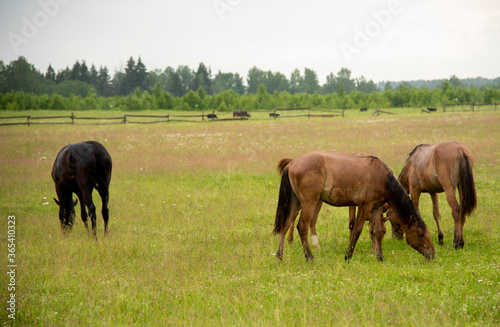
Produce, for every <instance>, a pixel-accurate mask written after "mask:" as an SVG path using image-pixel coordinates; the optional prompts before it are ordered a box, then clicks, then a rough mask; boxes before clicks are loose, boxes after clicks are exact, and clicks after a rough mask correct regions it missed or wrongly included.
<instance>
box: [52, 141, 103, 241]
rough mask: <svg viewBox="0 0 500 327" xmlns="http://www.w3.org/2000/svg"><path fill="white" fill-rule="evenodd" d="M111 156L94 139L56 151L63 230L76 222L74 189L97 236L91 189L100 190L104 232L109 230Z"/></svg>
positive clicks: (54, 172) (84, 217)
mask: <svg viewBox="0 0 500 327" xmlns="http://www.w3.org/2000/svg"><path fill="white" fill-rule="evenodd" d="M111 168H112V163H111V156H110V155H109V153H108V151H106V149H105V148H104V146H102V144H100V143H98V142H95V141H88V142H80V143H76V144H69V145H66V146H65V147H64V148H62V149H61V151H59V153H58V154H57V157H56V160H55V162H54V166H53V167H52V179H53V180H54V183H55V187H56V193H57V197H58V199H59V201H58V200H56V199H54V201H56V203H57V205H58V206H59V220H60V221H61V229H62V230H63V232H67V231H70V230H71V228H72V227H73V224H74V222H75V205H76V204H77V203H78V200H75V201H74V202H73V193H75V194H76V195H77V196H78V198H79V199H80V209H81V216H82V221H83V223H84V224H85V228H87V230H88V224H87V217H88V216H87V211H86V210H85V207H87V208H88V211H89V212H88V214H89V215H90V221H91V222H92V235H93V237H94V238H96V237H97V236H96V229H97V226H96V210H95V206H94V203H93V202H92V190H93V189H94V188H95V189H97V191H98V192H99V195H100V196H101V200H102V217H103V219H104V233H106V232H107V230H108V219H109V210H108V201H109V182H110V181H111Z"/></svg>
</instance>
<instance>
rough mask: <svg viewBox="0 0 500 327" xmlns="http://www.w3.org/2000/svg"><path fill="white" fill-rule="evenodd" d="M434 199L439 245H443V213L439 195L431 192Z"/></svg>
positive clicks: (433, 211) (433, 207) (433, 210)
mask: <svg viewBox="0 0 500 327" xmlns="http://www.w3.org/2000/svg"><path fill="white" fill-rule="evenodd" d="M431 200H432V214H433V216H434V220H436V225H437V229H438V239H439V245H443V238H444V235H443V231H442V230H441V214H440V213H439V197H438V194H437V193H431Z"/></svg>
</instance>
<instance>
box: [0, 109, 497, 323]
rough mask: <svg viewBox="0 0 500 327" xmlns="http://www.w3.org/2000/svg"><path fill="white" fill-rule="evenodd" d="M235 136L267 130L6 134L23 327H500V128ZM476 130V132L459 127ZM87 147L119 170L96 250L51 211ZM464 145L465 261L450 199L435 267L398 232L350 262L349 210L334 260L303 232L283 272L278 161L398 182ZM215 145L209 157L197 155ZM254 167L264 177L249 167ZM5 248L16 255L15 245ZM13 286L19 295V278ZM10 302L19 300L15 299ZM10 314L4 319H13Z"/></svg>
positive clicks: (293, 129) (288, 249)
mask: <svg viewBox="0 0 500 327" xmlns="http://www.w3.org/2000/svg"><path fill="white" fill-rule="evenodd" d="M238 123H243V124H251V125H250V126H251V128H252V129H254V130H255V131H254V132H252V133H250V132H249V131H248V130H245V129H243V127H244V126H246V125H242V124H241V125H233V124H232V123H231V125H216V124H193V123H178V124H177V123H176V124H165V125H161V126H160V125H157V126H137V125H135V126H124V125H118V126H111V127H103V126H82V127H79V128H77V129H74V128H73V127H72V126H42V127H35V128H33V127H22V126H18V127H7V129H3V130H2V129H0V133H2V134H0V135H1V138H0V141H1V142H2V143H1V147H2V150H4V151H1V153H0V160H1V162H2V163H3V165H2V167H1V168H0V174H1V179H0V186H1V187H0V192H1V193H0V195H1V197H0V212H1V215H2V218H1V219H2V220H1V221H2V222H3V223H2V225H3V226H6V223H5V221H6V220H5V218H6V216H7V215H8V214H15V215H16V218H17V230H16V231H17V241H16V242H17V243H16V246H17V257H18V258H19V262H18V268H17V284H18V288H17V290H16V296H17V299H18V302H17V314H16V324H17V325H20V326H23V325H42V326H62V325H64V326H68V325H70V326H71V325H95V326H102V325H116V326H122V325H141V326H143V325H155V326H156V325H259V326H260V325H269V326H271V325H272V326H276V325H278V326H279V325H283V326H288V325H388V324H394V325H413V326H429V325H438V324H439V325H444V326H449V325H451V326H455V325H471V326H474V325H476V326H494V325H497V324H498V323H499V322H500V310H499V304H500V295H499V294H500V284H499V283H500V273H499V272H500V264H499V262H500V255H499V252H498V245H499V244H500V235H499V234H500V223H499V220H498V219H496V216H497V212H498V208H499V207H500V184H499V182H498V181H500V161H498V160H499V159H500V155H499V154H500V153H499V152H498V146H499V143H498V139H497V138H496V136H498V133H499V129H500V128H499V123H498V117H496V116H495V115H494V114H491V113H479V114H477V115H476V114H473V115H472V114H451V115H449V116H448V115H439V114H438V115H436V116H434V117H433V119H432V120H430V119H429V116H423V115H417V114H415V115H413V116H411V115H410V116H403V117H392V116H391V117H389V116H385V117H378V118H377V117H373V118H372V117H366V118H362V119H350V118H347V119H344V120H343V121H340V122H339V120H336V119H335V120H329V119H318V120H314V119H311V120H303V119H302V120H299V119H297V120H290V121H286V120H282V121H277V122H263V121H260V122H251V121H246V122H238ZM221 124H222V123H221ZM235 124H236V123H235ZM463 125H465V127H466V128H458V127H463ZM367 126H368V128H367ZM412 126H416V127H412ZM440 127H442V128H440ZM438 128H440V129H439V130H438ZM433 130H436V131H435V132H433ZM247 133H248V134H247ZM172 134H174V135H178V134H179V135H184V134H185V135H189V136H186V138H184V139H182V142H183V143H182V144H183V147H182V148H177V147H176V146H175V144H174V143H175V142H177V141H173V140H174V139H172V138H171V135H172ZM202 134H203V135H205V136H207V137H209V136H210V137H214V136H217V139H216V141H214V142H212V143H210V144H208V145H207V142H206V141H204V139H201V138H200V137H199V136H200V135H202ZM147 135H149V136H150V138H147V137H144V136H147ZM169 135H170V136H169ZM280 136H283V137H280ZM398 136H400V138H398ZM87 137H92V138H94V139H98V140H99V141H101V142H104V140H107V141H106V142H107V143H106V145H107V147H108V149H110V151H112V153H113V160H114V170H113V178H112V182H111V188H110V203H109V207H110V215H111V217H110V225H109V235H108V236H107V237H104V235H103V222H102V217H101V214H100V207H101V205H100V198H99V196H98V195H97V193H96V192H94V193H95V194H94V202H95V203H96V206H97V212H98V217H97V222H98V230H97V236H98V241H97V242H95V241H94V240H92V239H91V238H90V237H89V235H88V233H87V232H86V231H85V228H84V226H83V223H82V222H81V220H80V219H79V217H78V216H79V214H78V213H79V212H78V211H79V210H78V209H79V207H78V206H77V221H76V223H75V226H74V228H73V231H72V233H71V234H70V235H68V236H63V235H61V232H60V226H59V221H58V217H57V206H56V205H55V203H54V202H53V200H52V197H54V196H55V192H54V186H53V182H52V180H51V178H50V169H51V166H52V162H53V159H54V158H55V154H56V153H57V151H58V150H59V149H60V147H61V143H64V142H69V141H72V140H78V139H81V138H87ZM458 137H460V138H462V139H465V140H466V141H468V142H467V143H472V145H471V148H473V151H474V154H475V158H476V166H475V182H476V187H477V191H478V208H477V209H476V211H475V212H474V214H472V215H471V216H470V217H468V219H467V222H466V224H465V248H464V249H463V250H459V251H456V250H454V249H453V245H452V243H453V221H452V218H451V213H450V209H449V207H448V206H447V204H446V200H445V198H444V197H443V196H442V195H440V204H441V206H440V208H441V214H442V216H443V218H442V226H443V231H444V234H445V239H444V242H445V244H444V246H442V247H441V246H438V245H437V232H436V225H435V223H434V220H433V218H432V206H431V202H430V198H429V196H428V195H426V194H423V195H422V196H421V207H420V210H421V212H422V217H423V218H424V220H425V222H426V224H427V225H428V226H429V229H430V231H431V238H432V241H433V242H434V244H435V247H436V251H437V257H436V259H435V260H433V261H427V260H426V259H425V258H424V257H423V256H422V255H420V254H419V253H417V252H416V251H415V250H413V249H412V248H411V247H409V246H408V245H407V244H406V242H405V241H396V240H393V239H392V238H391V237H390V229H389V226H388V233H387V235H386V237H385V240H384V243H383V245H382V247H383V251H384V257H385V261H384V262H378V261H377V260H376V257H375V256H374V255H373V254H372V249H371V242H370V239H369V237H368V233H367V228H365V230H364V231H363V233H362V235H361V237H360V239H359V241H358V244H357V245H356V250H355V253H354V256H353V258H352V259H351V261H350V262H349V263H348V262H346V261H345V260H344V253H345V250H346V248H347V245H348V239H349V235H348V221H347V220H348V218H347V216H348V215H347V208H334V207H329V206H327V205H324V206H323V209H322V211H321V212H320V216H319V219H318V226H317V229H318V235H319V241H320V244H321V249H314V248H313V250H312V251H313V254H314V256H315V260H314V262H306V261H305V258H304V253H303V250H302V246H301V244H300V240H299V239H298V233H297V232H296V233H295V241H294V242H293V243H292V244H288V243H286V244H285V249H284V259H283V262H281V263H279V262H278V261H277V260H276V258H275V257H274V253H275V252H276V250H277V243H278V238H277V236H275V235H272V233H271V232H272V229H273V223H274V214H275V210H276V200H277V196H278V189H279V182H280V179H279V177H278V176H277V175H276V173H275V172H274V169H275V168H274V167H275V164H276V158H280V157H285V156H289V155H290V156H294V155H296V154H298V153H300V152H306V151H310V150H312V149H314V148H321V149H332V148H333V149H337V150H339V151H347V150H349V151H352V152H357V151H360V152H366V151H367V150H371V151H373V152H374V154H376V155H378V156H379V157H381V158H382V159H383V160H384V161H387V162H389V163H390V166H391V167H393V168H394V170H395V172H396V173H398V172H399V170H398V169H400V167H402V165H403V164H404V160H405V159H406V158H407V155H408V152H409V151H410V150H411V149H412V146H415V145H416V144H415V143H417V144H418V143H423V142H430V141H438V140H444V139H455V138H458ZM268 138H271V140H270V141H269V140H268ZM271 143H272V144H274V146H275V148H271V147H270V146H271ZM202 146H207V148H205V149H203V150H202V151H200V148H201V147H202ZM151 148H153V149H155V150H156V149H159V150H160V151H153V150H150V149H151ZM219 148H220V150H217V149H219ZM215 151H220V152H219V153H216V154H217V155H221V156H224V157H223V158H226V159H227V160H228V162H224V163H222V164H221V165H220V166H215V167H212V166H209V165H208V163H207V160H212V159H213V158H212V155H213V153H215ZM400 152H403V153H402V154H400ZM195 154H198V156H197V157H195V159H196V160H198V161H199V165H198V167H197V168H192V167H191V166H184V165H179V166H173V165H172V164H171V163H168V162H166V161H165V162H164V163H163V165H165V166H167V167H169V168H165V167H163V166H162V165H156V164H154V163H155V161H158V160H168V159H169V158H170V157H171V156H172V157H173V156H174V155H175V156H177V155H182V156H181V158H193V155H195ZM184 155H186V157H184ZM136 157H139V158H136ZM141 157H142V158H141ZM160 158H161V159H160ZM176 158H177V157H176ZM216 158H217V156H216ZM238 158H245V162H241V159H238ZM257 159H258V160H257ZM186 160H187V159H186ZM230 160H234V161H231V162H229V161H230ZM208 167H210V168H208ZM252 167H257V168H254V169H248V170H247V169H246V168H252ZM266 167H267V168H266ZM141 168H143V169H141ZM0 242H1V243H2V244H6V234H5V233H3V234H2V236H1V237H0ZM0 281H1V285H7V283H5V282H4V281H6V274H2V278H1V279H0ZM0 299H1V300H2V301H3V302H4V303H5V301H6V300H7V292H6V291H5V289H4V290H2V291H1V292H0ZM4 314H5V312H2V314H1V315H0V316H1V317H2V318H4V319H5V316H4Z"/></svg>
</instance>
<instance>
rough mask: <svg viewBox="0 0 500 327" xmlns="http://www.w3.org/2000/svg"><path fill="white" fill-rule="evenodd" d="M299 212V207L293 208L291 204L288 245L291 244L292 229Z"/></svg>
mask: <svg viewBox="0 0 500 327" xmlns="http://www.w3.org/2000/svg"><path fill="white" fill-rule="evenodd" d="M299 210H300V205H297V206H294V205H293V204H292V207H291V210H290V218H291V223H290V228H289V229H288V238H287V239H288V243H292V242H293V229H294V228H295V219H296V218H297V215H298V214H299Z"/></svg>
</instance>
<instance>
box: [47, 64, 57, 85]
mask: <svg viewBox="0 0 500 327" xmlns="http://www.w3.org/2000/svg"><path fill="white" fill-rule="evenodd" d="M45 79H46V80H49V81H53V82H55V81H56V72H55V70H54V68H52V65H51V64H49V67H48V68H47V72H46V73H45Z"/></svg>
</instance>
